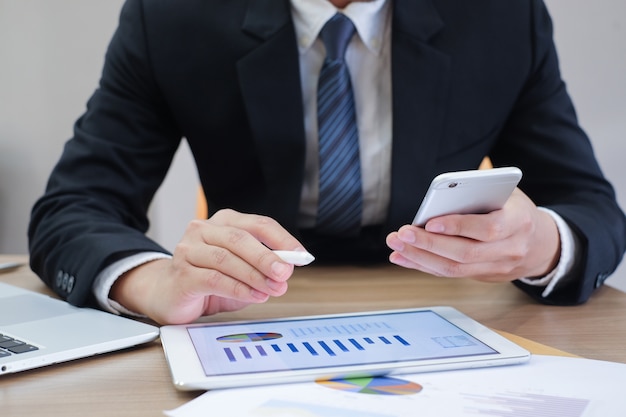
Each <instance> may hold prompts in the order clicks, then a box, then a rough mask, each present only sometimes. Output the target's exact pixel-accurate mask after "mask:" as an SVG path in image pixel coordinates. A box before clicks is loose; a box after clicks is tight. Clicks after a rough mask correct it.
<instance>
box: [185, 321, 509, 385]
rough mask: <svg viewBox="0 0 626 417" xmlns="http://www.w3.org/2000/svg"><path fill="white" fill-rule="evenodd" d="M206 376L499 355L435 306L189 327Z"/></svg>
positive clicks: (188, 329)
mask: <svg viewBox="0 0 626 417" xmlns="http://www.w3.org/2000/svg"><path fill="white" fill-rule="evenodd" d="M187 331H188V332H189V336H190V338H191V341H192V343H193V346H194V349H195V351H196V353H197V355H198V358H199V359H200V362H201V363H202V367H203V370H204V373H205V374H206V376H217V375H237V374H243V373H255V372H277V371H287V370H303V369H316V368H324V367H332V366H349V365H363V364H383V363H395V362H404V361H415V360H429V359H441V358H455V357H468V356H478V355H489V354H494V355H496V354H497V353H498V352H497V351H496V350H494V349H492V348H491V347H489V346H487V345H486V344H484V343H483V342H481V341H480V340H478V339H476V338H474V337H472V336H471V335H470V334H468V333H467V332H465V331H463V330H462V329H460V328H459V327H457V326H455V325H454V324H452V323H450V322H449V321H448V320H446V319H445V318H443V317H442V316H440V315H439V314H437V313H435V312H434V311H432V310H420V311H410V312H386V313H375V314H365V315H359V316H355V317H318V318H303V319H296V320H294V319H290V320H271V321H267V322H263V321H260V322H255V323H246V324H225V325H219V326H211V325H206V326H197V327H189V328H187Z"/></svg>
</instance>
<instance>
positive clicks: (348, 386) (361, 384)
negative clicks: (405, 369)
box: [317, 376, 422, 395]
mask: <svg viewBox="0 0 626 417" xmlns="http://www.w3.org/2000/svg"><path fill="white" fill-rule="evenodd" d="M317 383H318V384H320V385H322V386H325V387H328V388H332V389H336V390H340V391H348V392H355V393H360V394H373V395H413V394H417V393H418V392H420V391H421V390H422V386H421V385H420V384H416V383H415V382H410V381H406V380H403V379H396V378H388V377H383V376H380V377H367V378H349V379H332V380H329V381H317Z"/></svg>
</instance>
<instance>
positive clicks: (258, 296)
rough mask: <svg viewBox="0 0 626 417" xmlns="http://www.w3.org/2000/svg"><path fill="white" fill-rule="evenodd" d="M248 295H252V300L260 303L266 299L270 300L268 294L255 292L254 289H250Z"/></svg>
mask: <svg viewBox="0 0 626 417" xmlns="http://www.w3.org/2000/svg"><path fill="white" fill-rule="evenodd" d="M250 293H251V294H252V296H253V297H254V298H256V299H257V300H261V301H266V300H267V299H268V298H270V296H269V295H268V294H265V293H264V292H261V291H258V290H255V289H254V288H252V289H251V290H250Z"/></svg>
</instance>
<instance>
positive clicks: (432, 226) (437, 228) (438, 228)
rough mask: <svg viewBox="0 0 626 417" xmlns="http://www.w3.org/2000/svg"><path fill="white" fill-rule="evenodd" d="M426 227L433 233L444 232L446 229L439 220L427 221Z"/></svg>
mask: <svg viewBox="0 0 626 417" xmlns="http://www.w3.org/2000/svg"><path fill="white" fill-rule="evenodd" d="M425 229H426V231H427V232H432V233H443V232H445V230H446V228H445V227H444V226H443V224H441V223H437V222H432V223H426V227H425Z"/></svg>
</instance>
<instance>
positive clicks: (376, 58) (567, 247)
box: [93, 0, 578, 314]
mask: <svg viewBox="0 0 626 417" xmlns="http://www.w3.org/2000/svg"><path fill="white" fill-rule="evenodd" d="M291 6H292V16H293V20H294V25H295V31H296V38H297V42H298V49H299V53H300V74H301V84H302V97H303V103H302V104H303V108H304V127H305V133H306V169H305V178H304V184H303V189H302V198H301V204H300V217H299V219H298V220H299V225H300V227H303V228H308V227H313V226H314V225H315V218H316V215H317V200H318V193H319V187H318V175H319V161H318V141H317V80H318V76H319V71H320V69H321V68H322V64H323V61H324V57H325V54H326V52H325V50H324V45H323V43H322V41H321V40H320V39H319V37H318V35H319V32H320V30H321V29H322V27H323V26H324V24H325V23H326V22H327V21H328V20H329V19H330V18H331V17H332V16H333V15H334V14H335V13H337V12H338V10H337V9H336V8H335V6H333V5H332V4H331V3H330V2H329V1H328V0H291ZM391 7H392V4H391V2H390V1H387V0H373V1H361V2H353V3H350V4H349V5H348V6H347V7H346V8H345V9H343V10H340V11H339V12H341V13H344V14H345V15H346V16H347V17H349V18H350V19H351V20H352V22H353V23H354V25H355V27H356V34H355V36H354V37H353V38H352V40H351V41H350V43H349V45H348V49H347V51H346V62H347V65H348V69H349V71H350V78H351V81H352V85H353V89H354V98H355V105H356V114H357V124H358V126H357V127H358V131H359V146H360V156H361V166H362V167H367V168H366V169H362V172H361V177H362V178H361V179H362V183H363V220H362V223H363V225H376V224H381V223H383V222H384V220H385V216H386V213H387V208H388V205H389V199H390V189H391V147H392V96H391V94H392V92H391V52H390V51H391ZM416 210H417V207H416ZM542 210H544V211H546V212H547V213H549V214H550V215H551V216H552V218H553V219H554V220H555V222H556V224H557V227H558V230H559V234H560V239H561V257H560V260H559V263H558V265H557V267H556V268H555V269H554V270H553V271H552V272H551V273H549V274H548V275H546V276H545V277H542V278H540V279H527V278H521V279H520V280H521V281H522V282H525V283H527V284H530V285H537V286H543V287H545V289H544V291H543V293H542V295H543V296H544V297H546V296H548V295H549V294H550V293H551V292H552V290H553V289H554V287H555V286H556V284H557V282H559V280H560V279H561V278H562V277H563V276H565V275H566V274H567V272H569V270H570V269H571V267H572V265H573V261H574V257H575V254H576V251H577V249H578V248H576V247H575V240H574V237H573V232H572V230H571V229H570V227H569V226H568V225H567V224H566V223H565V221H564V220H563V219H562V218H561V217H560V216H559V215H558V214H556V213H555V212H553V211H552V210H548V209H542ZM169 257H170V256H169V255H167V254H163V253H156V252H148V253H139V254H136V255H133V256H130V257H128V258H125V259H121V260H119V261H117V262H115V263H113V264H111V265H109V266H108V267H107V268H105V269H104V270H103V271H102V272H101V273H100V274H99V275H98V277H97V278H96V280H95V282H94V288H93V291H94V293H95V296H96V298H97V300H98V302H99V304H100V305H101V307H102V308H104V309H106V310H108V311H110V312H113V313H116V314H120V313H123V314H133V312H131V311H128V310H126V309H124V308H123V307H122V306H120V305H119V304H118V303H116V302H115V301H113V300H111V299H109V292H110V289H111V287H112V285H113V283H114V282H115V280H116V279H117V278H118V277H120V276H121V275H122V274H124V273H125V272H127V271H129V270H130V269H132V268H135V267H137V266H139V265H141V264H143V263H145V262H150V261H152V260H156V259H160V258H169Z"/></svg>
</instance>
